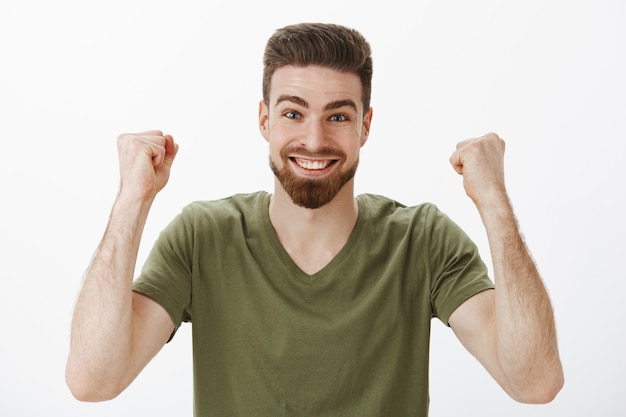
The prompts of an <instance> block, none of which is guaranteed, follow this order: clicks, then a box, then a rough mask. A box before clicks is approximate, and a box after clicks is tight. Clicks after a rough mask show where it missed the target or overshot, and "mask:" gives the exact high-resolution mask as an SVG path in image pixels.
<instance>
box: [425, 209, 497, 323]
mask: <svg viewBox="0 0 626 417" xmlns="http://www.w3.org/2000/svg"><path fill="white" fill-rule="evenodd" d="M429 216H430V219H429V220H430V222H429V227H430V233H429V240H430V242H429V246H430V257H429V267H430V271H431V303H432V310H433V316H435V317H438V318H439V319H440V320H441V321H442V322H443V323H444V324H445V325H446V326H449V323H448V320H449V318H450V315H452V313H453V312H454V310H456V309H457V308H458V307H459V306H460V305H461V304H462V303H463V302H465V301H466V300H467V299H469V298H471V297H472V296H474V295H476V294H478V293H479V292H482V291H485V290H487V289H491V288H494V284H493V282H492V281H491V279H490V278H489V274H488V270H487V267H486V265H485V264H484V262H483V261H482V259H481V257H480V254H479V252H478V248H477V246H476V244H475V243H474V242H473V241H472V240H471V239H470V238H469V236H467V234H466V233H465V232H464V231H463V230H462V229H461V228H460V227H459V226H458V225H457V224H456V223H454V222H453V221H452V220H451V219H450V218H449V217H448V216H446V215H445V214H444V213H442V212H441V211H439V210H438V209H437V208H436V207H434V206H433V207H432V208H431V211H430V213H429Z"/></svg>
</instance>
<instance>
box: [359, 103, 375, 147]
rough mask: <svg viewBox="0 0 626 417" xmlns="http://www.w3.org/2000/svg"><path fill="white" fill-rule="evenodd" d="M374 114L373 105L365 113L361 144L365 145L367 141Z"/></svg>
mask: <svg viewBox="0 0 626 417" xmlns="http://www.w3.org/2000/svg"><path fill="white" fill-rule="evenodd" d="M373 115H374V109H373V108H372V107H370V108H369V109H368V110H367V112H366V113H365V114H364V115H363V126H362V129H361V146H363V145H365V142H367V138H368V137H369V134H370V127H371V125H372V116H373Z"/></svg>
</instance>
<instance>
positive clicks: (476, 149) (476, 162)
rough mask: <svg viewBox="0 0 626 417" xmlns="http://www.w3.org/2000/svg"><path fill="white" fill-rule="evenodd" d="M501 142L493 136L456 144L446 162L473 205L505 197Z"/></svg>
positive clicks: (480, 204) (502, 143)
mask: <svg viewBox="0 0 626 417" xmlns="http://www.w3.org/2000/svg"><path fill="white" fill-rule="evenodd" d="M504 149H505V143H504V140H502V139H501V138H500V137H499V136H498V135H496V134H495V133H488V134H486V135H484V136H481V137H479V138H476V139H469V140H465V141H463V142H459V143H458V144H457V145H456V151H455V152H454V153H453V154H452V156H451V157H450V163H451V164H452V166H453V167H454V169H455V170H456V172H458V173H459V174H460V175H462V176H463V186H464V187H465V192H466V193H467V195H468V196H469V197H470V198H471V199H472V200H473V201H474V203H475V204H476V205H477V206H479V207H480V206H483V205H485V204H488V203H489V202H490V201H493V199H494V198H496V199H500V198H505V197H506V188H505V184H504Z"/></svg>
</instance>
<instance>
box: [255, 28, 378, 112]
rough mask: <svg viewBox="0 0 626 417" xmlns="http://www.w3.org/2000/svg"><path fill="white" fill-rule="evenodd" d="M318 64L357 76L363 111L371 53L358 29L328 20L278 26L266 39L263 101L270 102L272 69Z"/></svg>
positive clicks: (366, 106)
mask: <svg viewBox="0 0 626 417" xmlns="http://www.w3.org/2000/svg"><path fill="white" fill-rule="evenodd" d="M287 65H294V66H307V65H319V66H322V67H326V68H330V69H333V70H335V71H339V72H351V73H354V74H356V75H358V76H359V78H360V79H361V85H362V87H363V93H362V97H361V100H362V101H363V111H364V112H365V111H367V109H369V106H370V97H371V94H372V73H373V65H372V53H371V48H370V45H369V43H368V42H367V40H366V39H365V38H364V37H363V35H361V34H360V33H359V32H358V31H356V30H354V29H350V28H347V27H345V26H341V25H336V24H330V23H300V24H296V25H290V26H285V27H283V28H282V29H278V30H277V31H276V32H274V34H273V35H272V37H270V39H269V40H268V41H267V45H266V47H265V54H264V55H263V100H264V101H265V103H266V104H268V105H269V95H270V83H271V81H272V76H273V75H274V72H275V71H276V70H277V69H279V68H281V67H284V66H287Z"/></svg>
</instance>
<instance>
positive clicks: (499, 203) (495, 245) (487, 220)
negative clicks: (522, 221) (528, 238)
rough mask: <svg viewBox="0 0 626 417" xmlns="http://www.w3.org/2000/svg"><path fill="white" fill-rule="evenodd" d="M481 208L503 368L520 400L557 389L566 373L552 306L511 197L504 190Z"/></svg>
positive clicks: (499, 354) (499, 356) (497, 349)
mask: <svg viewBox="0 0 626 417" xmlns="http://www.w3.org/2000/svg"><path fill="white" fill-rule="evenodd" d="M479 211H480V214H481V217H482V220H483V223H484V225H485V228H486V230H487V236H488V239H489V246H490V249H491V257H492V261H493V269H494V278H495V285H496V291H495V294H496V295H495V317H494V320H495V326H496V332H495V335H496V340H495V343H496V351H497V355H498V358H499V362H500V366H501V367H502V371H503V373H504V374H505V375H506V379H507V381H508V384H509V386H510V388H511V390H512V391H513V392H517V393H519V394H518V395H517V396H518V397H521V398H518V399H520V400H523V397H524V396H525V395H527V394H529V395H530V397H536V395H537V394H536V393H547V392H551V390H552V389H555V390H556V391H558V389H560V386H561V385H562V378H563V377H562V368H561V363H560V359H559V353H558V347H557V339H556V331H555V324H554V314H553V310H552V306H551V303H550V299H549V296H548V293H547V291H546V289H545V286H544V284H543V282H542V279H541V276H540V274H539V272H538V270H537V267H536V265H535V263H534V261H533V259H532V257H531V255H530V253H529V251H528V249H527V247H526V244H525V242H524V240H523V237H522V236H521V234H520V232H519V228H518V225H517V221H516V218H515V215H514V213H513V210H512V208H511V205H510V203H509V201H508V198H507V197H506V195H505V194H502V195H500V196H499V198H497V199H493V200H491V201H490V205H489V206H488V207H485V206H483V207H479ZM555 394H556V393H555ZM541 395H542V394H539V397H541ZM548 396H550V395H549V394H548ZM531 402H534V401H531Z"/></svg>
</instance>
